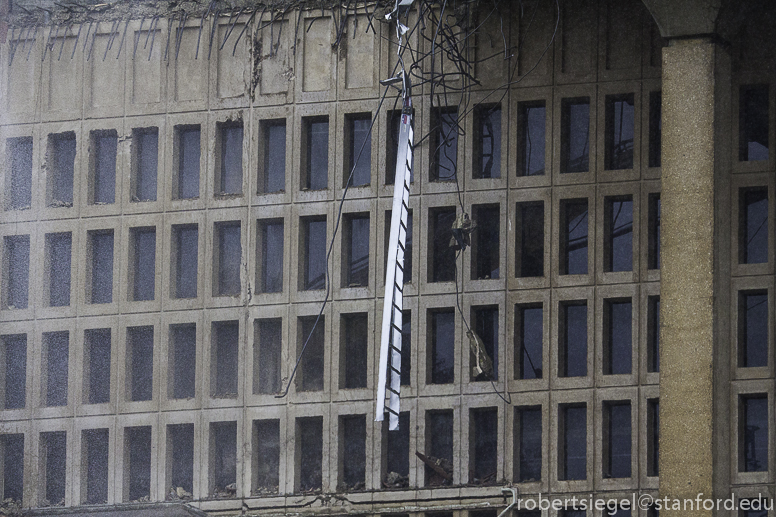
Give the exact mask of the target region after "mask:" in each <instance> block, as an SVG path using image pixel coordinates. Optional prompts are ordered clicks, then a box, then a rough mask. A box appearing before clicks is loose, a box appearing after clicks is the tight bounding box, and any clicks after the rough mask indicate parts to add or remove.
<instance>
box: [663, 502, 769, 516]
mask: <svg viewBox="0 0 776 517" xmlns="http://www.w3.org/2000/svg"><path fill="white" fill-rule="evenodd" d="M744 501H746V503H744ZM764 501H765V499H763V498H757V499H742V500H741V503H740V504H739V508H741V509H740V510H739V515H740V516H741V517H768V509H767V508H766V506H767V503H765V502H764ZM745 505H746V509H744V507H745ZM655 517H660V516H659V515H657V516H655Z"/></svg>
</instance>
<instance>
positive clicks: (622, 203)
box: [604, 196, 633, 271]
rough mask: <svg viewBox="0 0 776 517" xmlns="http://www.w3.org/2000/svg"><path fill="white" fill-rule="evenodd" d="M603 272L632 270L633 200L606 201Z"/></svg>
mask: <svg viewBox="0 0 776 517" xmlns="http://www.w3.org/2000/svg"><path fill="white" fill-rule="evenodd" d="M605 206H606V226H605V228H604V230H605V232H606V233H605V237H604V238H605V243H604V246H605V251H606V257H605V262H606V263H605V264H604V266H605V268H604V269H605V270H606V271H632V270H633V199H632V198H631V197H630V196H629V197H627V198H613V199H607V200H606V204H605Z"/></svg>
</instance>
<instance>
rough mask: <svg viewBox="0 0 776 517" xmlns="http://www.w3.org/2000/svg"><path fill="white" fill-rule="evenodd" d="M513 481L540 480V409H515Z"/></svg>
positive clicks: (533, 407) (536, 407)
mask: <svg viewBox="0 0 776 517" xmlns="http://www.w3.org/2000/svg"><path fill="white" fill-rule="evenodd" d="M514 466H515V479H516V480H517V481H521V482H525V481H539V480H541V479H542V408H541V406H530V407H518V408H515V459H514Z"/></svg>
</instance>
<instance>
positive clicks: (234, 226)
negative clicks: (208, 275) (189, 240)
mask: <svg viewBox="0 0 776 517" xmlns="http://www.w3.org/2000/svg"><path fill="white" fill-rule="evenodd" d="M213 229H214V230H215V234H216V238H215V239H214V241H215V244H216V248H215V249H214V250H213V257H214V258H215V259H216V260H217V261H218V262H217V267H216V271H218V277H217V278H214V279H213V280H214V282H213V295H214V296H237V295H239V294H240V269H242V243H241V242H240V221H229V222H226V223H215V225H214V228H213ZM214 276H215V275H214Z"/></svg>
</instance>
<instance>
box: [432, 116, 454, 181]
mask: <svg viewBox="0 0 776 517" xmlns="http://www.w3.org/2000/svg"><path fill="white" fill-rule="evenodd" d="M435 119H436V120H435V123H434V127H433V129H432V132H431V144H430V149H431V150H432V153H433V154H432V157H433V161H432V162H431V167H430V175H431V181H453V180H455V176H456V174H457V167H458V110H457V109H455V108H453V109H452V110H451V109H446V110H437V112H436V114H435Z"/></svg>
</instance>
